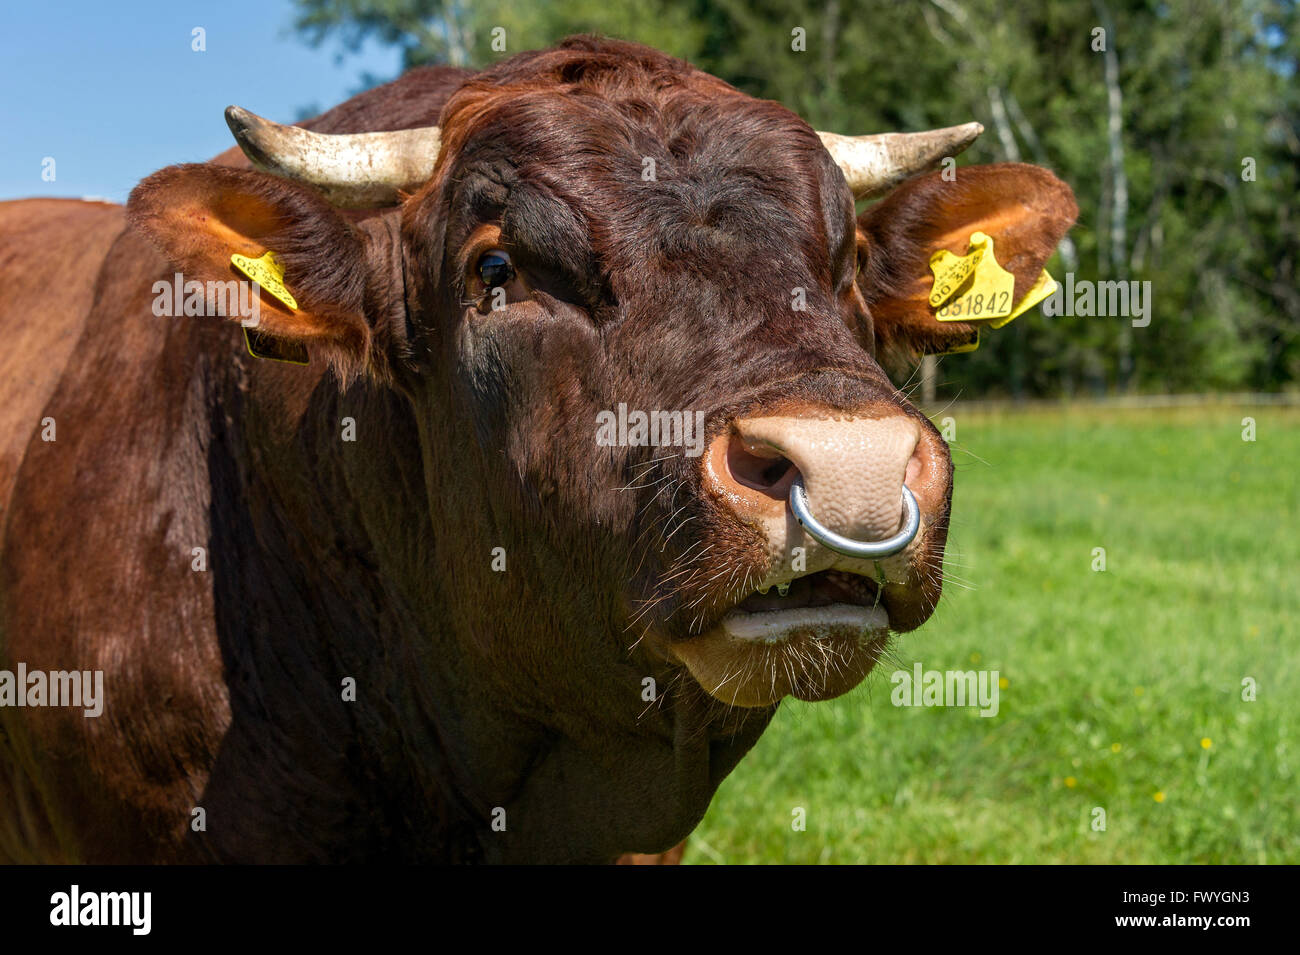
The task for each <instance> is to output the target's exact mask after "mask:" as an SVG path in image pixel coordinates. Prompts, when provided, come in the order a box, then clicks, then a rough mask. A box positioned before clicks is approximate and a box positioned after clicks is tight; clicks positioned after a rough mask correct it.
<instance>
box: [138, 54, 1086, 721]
mask: <svg viewBox="0 0 1300 955" xmlns="http://www.w3.org/2000/svg"><path fill="white" fill-rule="evenodd" d="M826 145H828V142H827V141H826V140H825V139H824V138H819V136H818V134H817V133H815V132H814V131H813V130H811V129H810V128H809V127H808V126H807V125H806V124H805V123H803V122H802V121H801V120H800V119H799V118H798V117H797V116H795V115H794V114H792V113H790V112H788V111H787V110H785V109H783V108H781V107H780V106H778V105H775V104H772V103H766V102H760V101H756V100H753V99H751V98H749V97H746V96H743V95H742V94H740V93H738V92H736V91H735V90H733V89H731V88H730V87H727V86H726V85H725V84H722V83H721V82H720V81H718V80H716V79H714V78H712V77H709V76H707V75H705V74H701V73H698V72H691V71H688V70H687V69H686V68H685V67H684V66H683V65H682V64H679V63H676V62H675V61H671V60H669V59H667V58H664V57H661V56H660V55H658V54H653V55H652V54H650V53H649V52H648V51H645V50H644V49H643V48H639V47H637V48H632V47H622V46H619V45H606V46H604V47H601V48H600V49H599V50H596V51H593V50H591V49H588V48H585V47H584V46H583V45H581V44H579V45H576V46H575V47H574V48H571V49H565V50H559V51H551V52H549V53H547V54H541V55H538V56H529V55H525V56H524V57H522V58H516V60H513V61H509V62H507V63H506V64H503V65H501V66H499V67H497V68H495V69H494V70H492V71H490V72H489V73H488V74H485V75H483V76H481V77H479V78H478V79H477V80H476V81H475V82H474V83H473V85H472V86H469V87H466V88H464V89H462V90H461V91H460V92H459V93H457V94H456V95H455V96H453V98H452V100H451V101H450V103H449V104H448V106H447V108H446V109H445V110H444V112H443V116H442V130H441V155H440V157H439V159H438V164H437V166H436V168H435V169H434V171H433V174H432V177H431V178H429V179H428V180H427V182H424V183H423V185H422V186H421V187H420V188H419V189H418V190H417V191H415V193H414V195H412V196H410V197H409V198H407V199H405V201H404V203H403V205H402V208H401V209H400V211H399V212H390V213H387V214H385V215H384V216H382V217H379V218H377V219H373V220H370V221H369V222H367V223H366V225H365V226H364V227H363V228H361V229H357V228H354V227H353V226H350V225H347V224H346V223H345V222H344V220H342V219H341V218H339V217H338V216H337V215H333V214H331V213H327V212H326V211H325V210H324V203H323V201H322V200H319V199H316V198H314V197H312V196H311V195H310V194H309V193H308V192H307V191H306V190H304V189H303V188H302V187H298V186H291V185H287V184H285V183H282V182H279V181H274V180H269V179H268V177H265V176H261V175H260V174H256V173H234V172H229V173H226V172H223V173H222V174H221V176H222V177H223V178H224V179H225V180H228V183H227V186H228V188H232V189H234V188H238V189H242V190H243V191H244V193H245V194H247V196H248V197H249V198H247V200H246V201H244V202H243V203H242V205H241V208H244V209H249V210H253V211H248V212H242V213H241V214H240V216H237V217H236V216H229V215H227V216H225V219H226V220H232V219H234V218H239V219H243V220H247V219H249V218H252V217H255V216H256V215H258V214H262V213H260V212H258V206H259V204H264V205H266V206H268V207H270V208H271V209H272V212H273V213H274V215H270V214H267V215H266V216H264V217H268V221H271V220H274V224H273V225H268V226H267V227H265V228H264V229H263V231H262V234H260V235H254V236H252V242H251V244H250V246H249V248H248V249H247V251H249V252H252V253H257V252H258V250H259V249H265V248H270V249H272V250H273V251H275V252H276V253H277V254H278V255H279V256H280V258H281V259H282V260H283V261H284V263H285V268H286V282H287V284H288V285H289V286H290V288H292V289H297V290H301V292H300V294H299V298H301V299H303V300H304V302H305V303H306V304H305V306H304V308H303V309H302V310H301V311H300V312H299V313H298V314H297V315H293V316H279V315H277V314H273V315H272V320H271V321H270V322H264V325H265V326H266V327H267V330H268V331H270V332H271V333H273V334H281V335H283V336H285V337H293V338H298V339H301V340H304V341H306V342H308V344H309V346H311V345H312V344H315V345H317V346H318V347H320V348H322V349H323V350H326V351H327V352H328V353H329V354H330V355H331V356H333V357H335V358H336V359H337V361H338V363H339V364H341V365H343V366H345V368H347V369H357V368H361V369H362V370H364V371H365V372H367V373H369V374H370V375H371V376H372V377H374V378H375V379H376V380H378V381H382V382H384V383H385V384H388V385H390V386H392V387H393V388H394V389H395V390H396V391H398V392H399V393H400V394H401V395H403V396H404V400H407V401H409V402H410V407H411V409H412V413H413V414H414V416H415V418H416V421H417V423H418V433H419V434H420V440H421V443H422V448H421V453H420V455H419V457H420V460H421V462H422V466H423V474H422V479H423V481H424V483H425V485H426V488H427V506H428V508H429V511H430V513H432V514H434V515H436V518H435V520H434V524H435V526H436V527H438V528H439V529H440V532H441V533H443V534H445V535H446V538H447V540H446V542H445V543H443V542H440V543H439V556H440V560H442V561H443V562H444V565H443V566H442V567H441V568H440V569H439V570H440V572H441V573H443V574H444V575H446V577H447V578H449V579H452V580H454V581H456V586H455V587H453V588H450V589H445V590H442V591H440V597H439V599H441V600H443V601H444V602H445V603H446V604H447V610H448V617H449V619H451V620H456V621H473V622H472V623H464V624H463V625H462V626H461V637H460V639H461V642H462V645H463V647H464V652H465V655H466V659H468V660H471V661H473V662H474V664H473V665H479V666H483V667H486V668H492V667H494V666H495V668H496V670H497V673H498V677H499V675H500V673H501V672H504V671H508V672H509V673H510V674H512V677H511V679H512V680H514V681H515V682H516V683H517V684H519V685H516V686H514V687H512V690H513V691H515V692H516V693H517V694H518V697H517V698H518V699H521V700H526V701H527V702H526V703H524V704H522V705H524V706H525V707H526V708H529V709H532V710H535V711H540V710H542V709H544V708H546V707H554V706H559V705H563V702H564V701H566V700H567V701H568V705H569V707H570V708H571V709H572V708H577V709H585V708H588V707H590V708H591V709H598V708H600V707H602V706H604V705H605V704H606V702H608V704H609V705H622V706H623V707H624V709H626V710H629V711H634V712H639V711H641V710H645V709H648V708H652V707H650V706H649V705H648V703H647V702H646V701H647V700H649V699H651V698H652V697H653V696H654V694H647V693H645V692H644V689H643V688H644V686H645V683H644V678H645V677H652V678H653V679H654V680H655V681H656V685H657V687H658V691H659V692H660V693H662V691H663V689H664V688H665V685H666V683H665V681H667V682H669V683H670V682H671V681H673V680H674V679H678V678H680V679H681V680H682V681H684V683H685V684H686V685H687V686H688V687H689V686H694V685H698V686H699V687H702V688H703V690H704V691H705V692H707V693H708V694H709V695H710V696H711V697H713V698H715V699H716V700H720V701H722V702H724V703H728V704H735V705H738V706H743V707H765V706H769V705H771V704H774V703H776V702H777V701H778V700H780V699H781V698H782V697H784V696H786V695H794V696H797V697H799V698H802V699H809V700H816V699H824V698H828V697H832V696H836V695H838V694H840V693H843V692H845V691H847V690H848V689H850V688H852V687H853V686H855V685H857V684H858V683H859V682H860V681H861V680H862V679H863V677H864V676H865V675H866V674H867V673H868V672H869V671H870V669H871V667H872V666H873V664H874V662H875V660H876V659H877V657H878V655H879V654H880V652H881V650H882V648H883V646H884V644H885V642H886V640H887V639H888V636H889V634H890V632H891V631H893V632H899V631H907V630H911V629H914V628H915V627H917V626H919V625H920V624H922V623H923V622H924V621H925V620H926V619H927V618H928V617H929V616H930V614H931V613H932V612H933V611H934V608H935V606H936V604H937V602H938V600H939V595H940V591H941V587H942V571H941V564H942V559H943V549H944V544H945V539H946V535H947V528H948V517H949V507H950V501H951V490H952V484H951V478H952V464H951V460H950V458H949V454H948V449H947V447H946V445H945V443H944V441H943V440H942V438H941V437H940V436H939V434H938V432H937V431H936V430H935V428H934V427H933V426H932V425H931V424H930V422H929V421H928V420H927V419H926V418H925V416H924V415H922V414H920V413H919V412H918V411H917V410H916V408H915V407H913V406H912V405H911V404H910V403H909V402H908V401H907V399H906V398H905V397H904V396H903V395H902V394H901V393H900V392H899V391H898V390H897V389H896V388H895V387H894V385H892V384H891V382H890V380H889V378H888V377H887V376H886V374H885V372H884V370H883V369H882V367H881V364H880V363H879V362H878V360H877V356H878V354H880V355H881V356H883V355H884V354H885V353H886V352H888V353H893V354H915V353H917V352H921V351H938V350H943V349H944V348H945V347H950V346H951V345H953V344H957V343H960V342H962V341H965V340H967V339H969V338H970V337H971V336H972V334H973V332H974V329H973V327H972V326H970V325H966V324H949V325H942V324H940V323H939V322H937V321H936V320H935V318H934V315H933V311H932V309H930V307H929V304H928V302H927V295H928V292H929V288H930V279H929V276H930V273H929V269H928V262H929V257H930V255H931V254H932V253H933V252H934V251H936V250H937V249H939V248H947V249H949V250H950V251H953V252H955V253H958V254H960V253H963V252H965V250H966V244H967V240H968V239H969V237H970V235H971V233H972V232H974V231H985V232H989V233H990V234H994V235H995V237H996V239H997V248H998V250H999V259H1000V261H1002V264H1003V265H1004V266H1005V267H1006V268H1008V269H1009V270H1010V271H1012V272H1013V273H1014V274H1015V276H1016V280H1017V284H1016V297H1017V299H1019V297H1020V296H1022V295H1023V294H1024V293H1025V292H1026V291H1027V289H1028V288H1029V285H1030V284H1032V282H1033V280H1034V278H1036V277H1037V275H1038V273H1039V271H1040V269H1041V268H1042V266H1043V264H1044V262H1045V260H1046V258H1047V257H1048V255H1050V253H1051V251H1052V248H1053V247H1054V245H1055V242H1056V240H1057V238H1059V235H1060V234H1061V233H1062V232H1063V231H1064V229H1065V228H1066V227H1068V224H1069V221H1070V220H1071V219H1072V217H1073V207H1072V202H1071V201H1070V199H1069V193H1068V190H1067V189H1065V187H1064V186H1062V185H1061V184H1060V183H1059V182H1058V181H1056V180H1055V179H1054V178H1053V177H1051V176H1050V175H1049V174H1047V173H1045V172H1043V171H1041V170H1036V169H1033V168H1032V167H1026V166H1016V165H1008V166H997V167H974V168H966V169H962V170H961V171H960V172H959V174H958V175H957V177H956V179H955V181H947V180H945V179H944V178H943V177H941V176H939V175H938V174H935V175H931V176H927V177H922V178H918V179H913V180H910V181H909V182H907V183H906V184H904V185H902V186H900V187H898V188H897V189H896V190H894V192H893V193H892V194H891V195H890V196H889V197H888V198H887V199H886V200H885V201H884V202H882V203H880V204H879V205H877V206H875V207H873V208H871V209H869V210H868V211H867V212H866V213H864V214H863V216H862V217H861V218H860V219H855V208H854V192H859V193H865V192H867V191H868V189H866V188H861V189H858V188H854V189H851V188H850V181H852V180H853V179H854V175H855V173H854V170H853V169H852V168H851V167H852V164H851V163H848V164H846V163H845V162H844V161H843V160H842V158H841V157H837V158H840V161H839V162H838V163H837V159H835V158H832V155H831V153H830V152H828V150H827V148H826ZM927 158H928V159H933V158H937V157H933V156H930V157H927ZM268 165H272V166H273V165H274V163H268ZM200 168H202V167H200ZM846 173H847V174H848V176H849V178H848V179H846ZM896 173H897V170H890V171H888V172H887V173H885V174H884V178H885V179H886V180H887V179H888V178H889V177H890V176H894V175H896ZM214 174H215V173H214V171H213V170H211V169H209V170H208V172H207V173H205V175H206V176H207V177H208V178H207V180H205V181H207V182H211V180H212V177H213V175H214ZM160 175H165V174H160ZM878 179H879V177H878ZM263 180H265V181H263ZM877 184H878V182H877ZM286 216H292V217H294V220H293V221H294V223H295V225H294V226H293V227H292V228H286V227H285V226H284V220H285V217H286ZM326 216H332V218H330V219H329V220H328V222H327V224H326V225H321V224H320V220H321V219H322V217H326ZM277 217H278V218H277ZM138 219H139V220H140V221H146V220H145V219H144V217H143V216H138ZM304 220H309V221H310V223H311V225H310V226H308V225H307V224H306V222H305V221H304ZM311 230H314V234H313V235H311V237H310V242H311V243H312V244H313V248H314V249H315V250H316V251H317V252H319V251H320V250H321V249H322V248H324V247H329V248H330V249H332V250H334V251H335V254H336V256H337V260H336V274H333V275H331V276H328V277H327V276H326V274H325V270H324V269H323V268H322V266H321V264H320V263H319V262H316V261H311V260H309V258H308V256H307V254H306V253H305V252H303V253H302V254H299V252H298V251H297V249H296V247H295V243H299V244H301V243H305V242H307V241H308V238H307V233H308V231H311ZM152 231H153V232H154V233H155V234H158V233H159V232H160V231H162V230H161V229H160V228H159V227H157V226H154V227H153V228H152ZM236 231H239V230H238V229H237V230H236ZM249 231H250V230H249V229H248V228H246V227H243V228H242V234H246V233H248V232H249ZM254 231H255V230H254ZM234 251H245V249H242V248H241V249H235V250H234ZM340 274H341V275H342V276H343V277H342V278H341V277H340ZM396 277H400V280H398V279H397V278H396ZM395 289H400V290H401V292H400V293H396V292H395V291H394V290H395ZM329 296H333V297H334V300H332V301H328V300H327V299H328V297H329ZM340 298H343V299H345V300H343V301H339V300H338V299H340ZM304 313H306V314H304ZM307 319H310V320H311V321H312V322H314V323H315V324H313V325H310V327H306V326H304V324H303V323H304V321H305V320H307ZM277 320H278V321H279V324H277V323H276V322H277ZM295 323H297V324H295ZM796 488H800V489H802V491H803V493H804V495H805V496H804V498H802V499H803V500H806V504H807V511H808V513H807V514H805V515H804V517H805V521H804V523H801V522H800V520H799V519H798V518H797V516H796V513H795V512H794V510H792V506H791V495H792V491H794V492H796V493H798V492H797V491H796ZM909 496H910V498H911V499H912V500H913V501H914V502H915V504H914V513H911V511H912V506H911V502H910V501H909V500H908V498H909ZM909 517H912V518H913V528H914V529H906V525H907V523H908V519H909ZM808 518H810V519H811V520H808ZM419 522H420V521H417V520H416V518H415V516H413V519H412V523H413V525H414V524H418V523H419ZM805 524H812V525H814V526H815V530H814V529H813V528H812V527H805V526H804V525H805ZM890 539H893V540H892V541H891V543H890V545H889V546H887V547H885V546H883V545H880V542H881V541H886V540H890ZM846 542H847V543H846ZM854 545H859V546H857V547H855V546H854ZM873 545H877V548H876V553H872V552H871V548H872V546H873ZM498 549H499V550H498ZM505 661H508V665H506V663H505ZM619 701H622V702H621V703H620V702H619Z"/></svg>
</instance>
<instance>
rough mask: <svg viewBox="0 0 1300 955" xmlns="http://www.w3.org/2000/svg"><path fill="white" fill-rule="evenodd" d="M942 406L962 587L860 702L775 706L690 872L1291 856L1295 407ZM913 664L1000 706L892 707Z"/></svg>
mask: <svg viewBox="0 0 1300 955" xmlns="http://www.w3.org/2000/svg"><path fill="white" fill-rule="evenodd" d="M1246 415H1250V416H1253V417H1254V418H1255V420H1256V421H1257V428H1258V435H1257V440H1256V441H1255V442H1254V443H1248V442H1245V441H1243V440H1242V434H1241V432H1242V424H1241V421H1242V418H1243V417H1244V416H1246ZM954 417H955V419H956V425H957V434H956V438H957V440H956V441H954V442H953V447H954V459H955V461H956V462H957V477H956V490H955V501H954V511H953V513H954V520H953V530H952V533H951V536H950V540H949V550H948V558H949V559H948V572H949V574H950V575H955V576H956V577H957V578H960V582H961V583H965V584H967V585H968V586H970V587H972V588H973V589H963V588H962V587H961V586H958V585H957V582H950V583H949V584H948V585H947V586H946V587H945V593H944V599H943V603H942V604H941V606H940V608H939V611H938V612H937V614H936V615H935V617H934V618H933V619H932V620H931V621H930V622H929V623H928V624H926V626H924V627H923V628H922V629H921V630H919V631H917V632H915V633H911V634H907V635H906V636H904V637H902V638H899V639H897V640H896V642H895V645H894V648H893V650H892V655H891V659H889V660H887V661H882V662H881V664H880V665H879V666H878V667H877V669H876V672H875V673H873V674H872V676H871V677H869V678H868V680H867V681H866V682H865V683H864V684H863V685H862V686H860V687H859V688H858V689H856V690H855V691H854V692H852V693H850V694H848V695H847V696H845V697H842V698H840V699H838V700H835V701H832V702H830V703H822V704H807V703H800V702H787V703H784V704H782V706H781V710H780V712H779V713H778V715H777V717H776V719H775V720H774V721H773V723H772V726H771V727H770V728H769V729H768V731H767V733H766V734H764V736H763V738H762V739H761V740H760V741H759V743H758V745H757V746H756V747H755V748H754V750H753V752H751V753H750V755H749V756H748V757H746V759H745V760H744V761H743V762H742V763H741V765H740V766H739V767H738V768H737V769H736V771H735V772H734V773H732V775H731V776H730V777H729V778H728V779H727V781H726V782H724V783H723V785H722V787H721V789H720V790H719V792H718V795H717V797H716V799H715V800H714V803H713V806H712V808H711V809H710V810H709V813H708V815H707V816H706V817H705V820H704V822H703V823H701V825H700V827H699V828H698V830H697V831H696V834H695V835H694V836H692V837H691V843H690V846H689V847H688V850H687V861H689V862H696V863H707V862H711V861H712V862H729V863H741V862H800V863H813V862H836V863H845V862H927V863H935V862H944V863H951V862H964V863H972V862H978V863H989V862H999V863H1001V862H1015V863H1029V862H1033V863H1064V862H1107V863H1205V862H1213V863H1226V862H1239V863H1263V862H1267V863H1281V862H1286V863H1296V862H1300V795H1298V794H1300V786H1297V768H1298V767H1297V763H1298V762H1300V667H1297V659H1298V658H1300V597H1298V596H1297V588H1298V587H1300V576H1298V571H1300V520H1297V517H1298V515H1297V510H1300V477H1298V476H1297V472H1298V471H1300V413H1298V412H1297V411H1295V410H1287V409H1260V408H1256V409H1252V408H1224V407H1214V408H1198V409H1194V410H1190V409H1189V410H1177V411H1098V410H1088V409H1082V408H1081V409H1077V410H1076V409H1070V410H1060V411H1051V412H1026V413H1018V414H1004V415H999V414H979V415H976V414H973V413H963V412H960V411H958V412H956V413H955V414H954ZM1096 547H1104V548H1105V551H1106V570H1105V572H1103V573H1098V572H1094V571H1093V569H1092V563H1093V549H1094V548H1096ZM918 660H919V661H921V662H922V663H923V664H924V665H925V667H926V668H927V669H935V670H950V669H952V670H964V669H976V670H978V669H996V670H998V671H999V673H1000V674H1001V676H1002V677H1003V678H1004V679H1005V680H1006V681H1007V685H1006V687H1005V689H1003V690H1002V691H1001V699H1000V712H999V713H998V715H997V716H996V717H993V718H988V719H983V718H980V717H978V716H976V715H975V712H974V711H973V710H970V709H958V708H955V707H953V708H941V707H931V708H921V707H906V708H905V707H895V706H893V705H891V703H890V691H891V689H893V687H892V686H891V684H890V683H889V674H890V673H891V672H893V671H894V670H895V669H897V668H906V669H910V668H911V666H912V664H913V663H914V662H915V661H918ZM1246 677H1252V678H1253V679H1254V680H1255V681H1256V683H1257V686H1258V689H1257V694H1258V696H1257V699H1256V700H1255V701H1254V702H1246V701H1243V699H1242V680H1243V679H1244V678H1246ZM1203 740H1208V741H1209V746H1208V748H1206V747H1205V746H1204V745H1203V742H1202V741H1203ZM796 807H801V808H803V809H804V810H805V811H806V819H807V823H806V830H805V831H802V832H797V831H794V830H793V828H792V825H791V822H792V818H793V816H792V812H793V810H794V809H795V808H796ZM1094 807H1101V808H1102V809H1104V810H1105V812H1106V830H1105V831H1104V832H1097V831H1093V829H1092V826H1091V821H1092V811H1093V809H1094Z"/></svg>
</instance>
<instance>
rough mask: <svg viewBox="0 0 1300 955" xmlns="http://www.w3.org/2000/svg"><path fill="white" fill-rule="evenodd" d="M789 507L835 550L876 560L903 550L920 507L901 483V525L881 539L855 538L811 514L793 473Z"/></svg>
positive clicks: (918, 524) (913, 534)
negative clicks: (864, 539)
mask: <svg viewBox="0 0 1300 955" xmlns="http://www.w3.org/2000/svg"><path fill="white" fill-rule="evenodd" d="M790 510H791V512H792V513H793V514H794V516H795V520H797V521H798V522H799V523H800V525H802V527H803V529H804V530H805V531H807V532H808V534H809V536H810V537H812V538H813V539H814V540H816V541H818V542H819V543H820V544H821V545H822V546H824V547H826V548H827V549H829V550H833V551H835V553H837V554H843V555H844V556H846V557H857V558H860V559H863V560H879V559H880V558H882V557H892V556H894V555H895V554H899V553H902V552H903V551H904V550H906V549H907V545H908V544H910V543H912V541H913V540H914V539H915V538H916V532H917V531H918V530H920V529H921V509H920V508H919V507H918V506H917V503H916V497H915V496H914V495H913V494H912V492H911V490H909V489H908V486H907V485H906V484H904V485H903V512H904V513H903V527H902V529H901V530H900V531H899V532H898V533H897V534H895V535H894V536H892V537H887V538H885V539H884V540H879V541H862V540H854V539H853V538H851V537H845V536H844V535H843V534H837V533H835V532H834V531H833V530H831V529H830V528H829V527H827V526H826V525H824V524H822V523H821V522H820V521H819V520H817V518H815V517H813V513H812V509H811V508H810V507H809V506H808V492H807V490H805V489H804V486H803V475H799V476H798V477H796V478H795V479H794V483H793V484H791V485H790Z"/></svg>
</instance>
